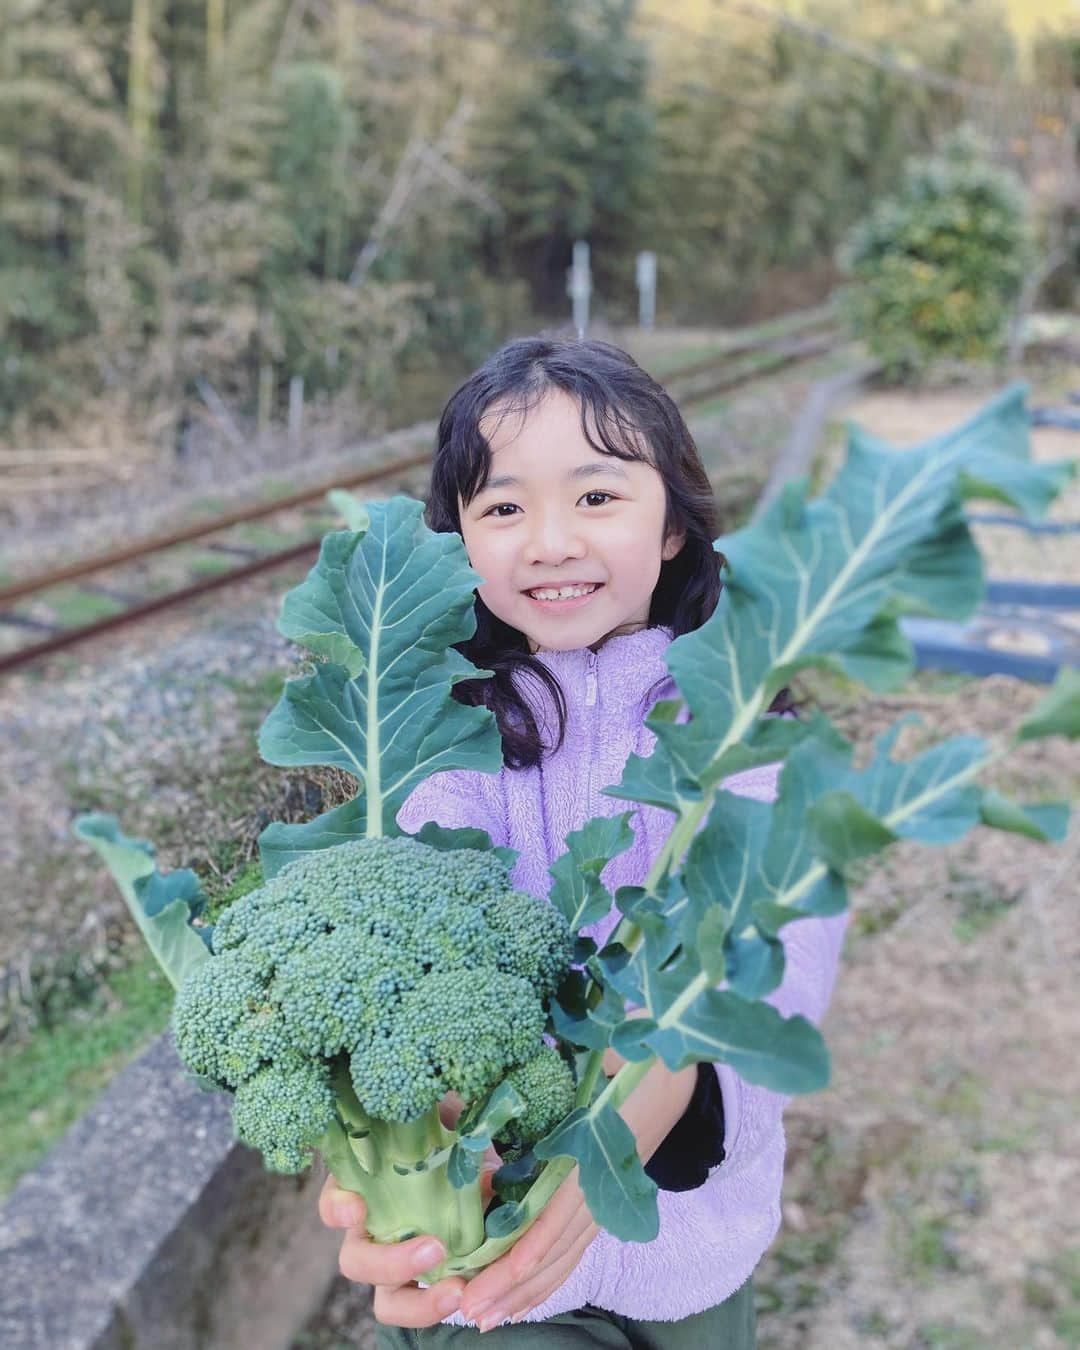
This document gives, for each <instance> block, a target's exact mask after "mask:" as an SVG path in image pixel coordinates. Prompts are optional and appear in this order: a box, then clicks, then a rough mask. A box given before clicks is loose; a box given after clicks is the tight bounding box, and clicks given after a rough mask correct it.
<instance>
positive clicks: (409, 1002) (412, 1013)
mask: <svg viewBox="0 0 1080 1350" xmlns="http://www.w3.org/2000/svg"><path fill="white" fill-rule="evenodd" d="M543 1030H544V1008H543V1005H542V1004H541V1003H540V1001H539V1000H538V999H537V997H536V994H535V992H534V990H533V988H532V986H531V985H530V984H529V983H528V981H526V980H522V979H519V978H518V977H517V976H516V975H505V974H503V973H502V972H501V971H497V970H489V971H487V972H485V978H484V982H483V983H482V984H479V983H478V982H477V979H476V972H475V971H473V970H465V969H459V970H449V971H438V972H436V973H434V974H430V975H426V976H425V977H424V978H423V979H422V980H421V981H420V982H419V984H417V985H416V987H415V988H414V989H411V990H410V991H409V992H408V993H407V994H406V995H405V997H404V998H402V1000H401V1002H400V1003H399V1004H398V1007H397V1010H396V1011H395V1013H394V1017H393V1020H392V1024H391V1025H390V1026H389V1027H388V1029H387V1032H386V1034H385V1035H376V1036H375V1037H373V1038H370V1039H365V1040H364V1041H362V1042H361V1043H360V1044H359V1045H358V1046H357V1048H356V1050H354V1051H353V1055H352V1060H351V1064H350V1068H351V1071H352V1080H353V1087H354V1088H355V1089H356V1096H357V1099H358V1100H359V1102H360V1105H361V1106H362V1107H363V1109H364V1110H365V1111H366V1112H367V1113H368V1115H371V1116H376V1117H378V1119H380V1120H390V1121H400V1122H405V1121H410V1120H415V1119H416V1118H417V1117H418V1116H420V1115H422V1114H423V1113H424V1112H425V1111H428V1110H430V1109H431V1108H432V1107H433V1106H434V1105H436V1103H437V1102H438V1101H439V1100H440V1098H442V1097H444V1096H445V1095H446V1094H447V1093H448V1092H456V1093H458V1095H459V1096H460V1097H462V1098H463V1099H464V1100H465V1101H473V1100H475V1099H476V1098H477V1097H480V1096H483V1095H484V1094H485V1093H486V1092H488V1091H490V1089H491V1088H493V1087H494V1086H495V1085H496V1084H497V1083H498V1082H499V1081H500V1080H501V1079H502V1078H503V1077H504V1076H505V1074H506V1072H507V1070H508V1069H509V1068H510V1067H511V1066H513V1065H515V1064H521V1063H522V1062H523V1061H525V1060H526V1059H528V1058H529V1057H530V1056H531V1055H533V1054H535V1052H536V1049H537V1047H538V1046H539V1045H540V1044H541V1043H542V1042H541V1036H542V1033H543Z"/></svg>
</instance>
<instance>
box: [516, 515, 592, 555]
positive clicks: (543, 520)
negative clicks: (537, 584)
mask: <svg viewBox="0 0 1080 1350" xmlns="http://www.w3.org/2000/svg"><path fill="white" fill-rule="evenodd" d="M526 550H527V554H528V556H527V559H526V561H528V562H540V563H548V564H552V565H554V564H557V563H561V562H565V561H566V559H567V558H581V557H584V555H585V541H584V540H583V539H582V537H581V533H580V531H579V530H578V529H577V528H576V527H575V524H574V522H573V521H572V520H568V519H567V518H566V517H565V516H564V515H562V514H560V513H559V512H549V513H547V514H545V515H541V516H537V517H536V518H535V524H534V526H533V530H532V533H531V534H530V536H529V540H528V543H527V545H526Z"/></svg>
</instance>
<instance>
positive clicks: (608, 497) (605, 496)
mask: <svg viewBox="0 0 1080 1350" xmlns="http://www.w3.org/2000/svg"><path fill="white" fill-rule="evenodd" d="M590 497H600V498H602V500H601V501H598V502H597V501H590V502H589V505H590V506H606V505H607V504H608V502H609V501H614V500H615V494H614V493H613V492H599V491H597V492H586V493H585V496H584V497H582V498H581V500H582V501H587V500H588V499H589V498H590ZM517 509H518V508H517V507H516V506H515V505H514V503H513V502H496V504H495V505H494V506H489V507H488V509H487V510H486V511H485V512H484V515H485V516H495V518H496V519H497V520H505V519H506V517H507V515H508V514H509V513H510V512H512V511H516V510H517Z"/></svg>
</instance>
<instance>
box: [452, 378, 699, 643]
mask: <svg viewBox="0 0 1080 1350" xmlns="http://www.w3.org/2000/svg"><path fill="white" fill-rule="evenodd" d="M481 430H482V432H483V434H484V438H485V439H486V441H487V442H488V445H489V446H490V448H491V475H490V477H489V479H488V481H487V483H486V484H485V485H484V487H483V488H482V489H481V490H480V491H479V492H478V493H477V494H476V496H475V497H474V498H473V500H472V501H471V502H469V504H468V505H467V506H466V505H465V503H464V502H463V501H461V499H460V497H459V499H458V507H459V511H460V517H461V534H462V538H463V539H464V541H465V550H466V552H467V553H468V555H469V561H470V563H471V564H472V566H473V567H474V568H475V569H476V571H477V572H479V573H480V575H481V576H482V577H483V578H484V581H483V584H482V585H481V586H480V587H479V588H478V593H479V595H480V598H481V599H482V600H483V601H484V603H485V604H486V605H487V607H488V609H490V610H491V612H492V613H493V614H494V615H496V617H498V618H500V619H502V621H503V622H504V623H507V624H509V625H510V626H511V627H513V628H516V629H518V630H519V631H520V632H522V633H524V634H525V636H526V638H527V640H528V643H529V649H530V651H536V650H538V649H539V648H546V649H548V650H550V651H573V650H575V649H577V648H580V647H594V646H597V645H598V644H599V643H600V642H602V641H603V640H604V639H605V638H607V637H612V636H614V635H615V634H617V633H631V632H633V631H634V630H635V629H638V628H644V627H645V626H646V624H647V623H648V618H649V606H650V602H651V600H652V593H653V590H654V589H655V587H656V581H657V578H658V577H659V575H660V564H661V563H662V562H666V561H667V560H668V559H670V558H674V557H675V555H676V554H677V553H678V552H679V550H680V549H681V548H682V546H683V542H684V537H683V536H682V535H675V536H671V537H668V538H665V536H664V521H665V516H666V512H667V494H666V492H665V490H664V484H663V481H662V480H661V478H660V475H659V473H658V472H657V471H656V469H655V468H653V466H652V464H649V463H645V462H643V461H640V460H625V459H619V458H617V457H616V456H615V455H609V454H603V453H601V452H600V451H598V450H596V449H594V448H593V446H592V445H590V443H589V441H588V440H587V439H586V437H585V434H584V432H583V431H582V428H581V409H580V407H579V405H578V403H577V400H576V399H574V398H573V397H571V396H570V395H569V394H567V393H564V392H563V390H561V389H558V388H552V389H550V390H549V391H548V392H547V393H546V394H545V395H544V397H543V398H542V400H541V401H540V402H539V403H538V404H536V406H535V407H533V408H531V409H530V410H529V411H528V412H527V413H526V415H525V417H524V420H523V419H522V418H521V417H520V416H519V415H516V414H511V415H509V416H506V417H502V418H500V416H499V409H498V408H497V407H495V408H491V409H489V410H488V411H487V412H486V413H485V414H484V417H483V418H482V419H481ZM590 430H592V428H591V427H590ZM566 587H571V588H573V591H574V592H575V593H574V594H571V595H570V596H566V597H560V598H555V593H556V591H558V590H559V589H561V588H566ZM537 592H540V594H537ZM582 592H587V593H584V594H583V593H582ZM545 595H546V598H545Z"/></svg>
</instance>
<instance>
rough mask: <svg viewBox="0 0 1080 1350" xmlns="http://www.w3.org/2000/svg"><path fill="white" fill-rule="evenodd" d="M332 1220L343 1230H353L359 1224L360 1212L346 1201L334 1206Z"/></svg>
mask: <svg viewBox="0 0 1080 1350" xmlns="http://www.w3.org/2000/svg"><path fill="white" fill-rule="evenodd" d="M334 1218H335V1219H337V1221H338V1223H340V1224H342V1225H343V1226H344V1227H345V1228H353V1227H355V1225H356V1224H358V1223H359V1222H360V1211H359V1210H358V1209H357V1207H356V1206H355V1205H352V1204H350V1203H349V1202H348V1201H347V1200H342V1201H341V1202H340V1203H339V1204H336V1205H335V1206H334Z"/></svg>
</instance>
